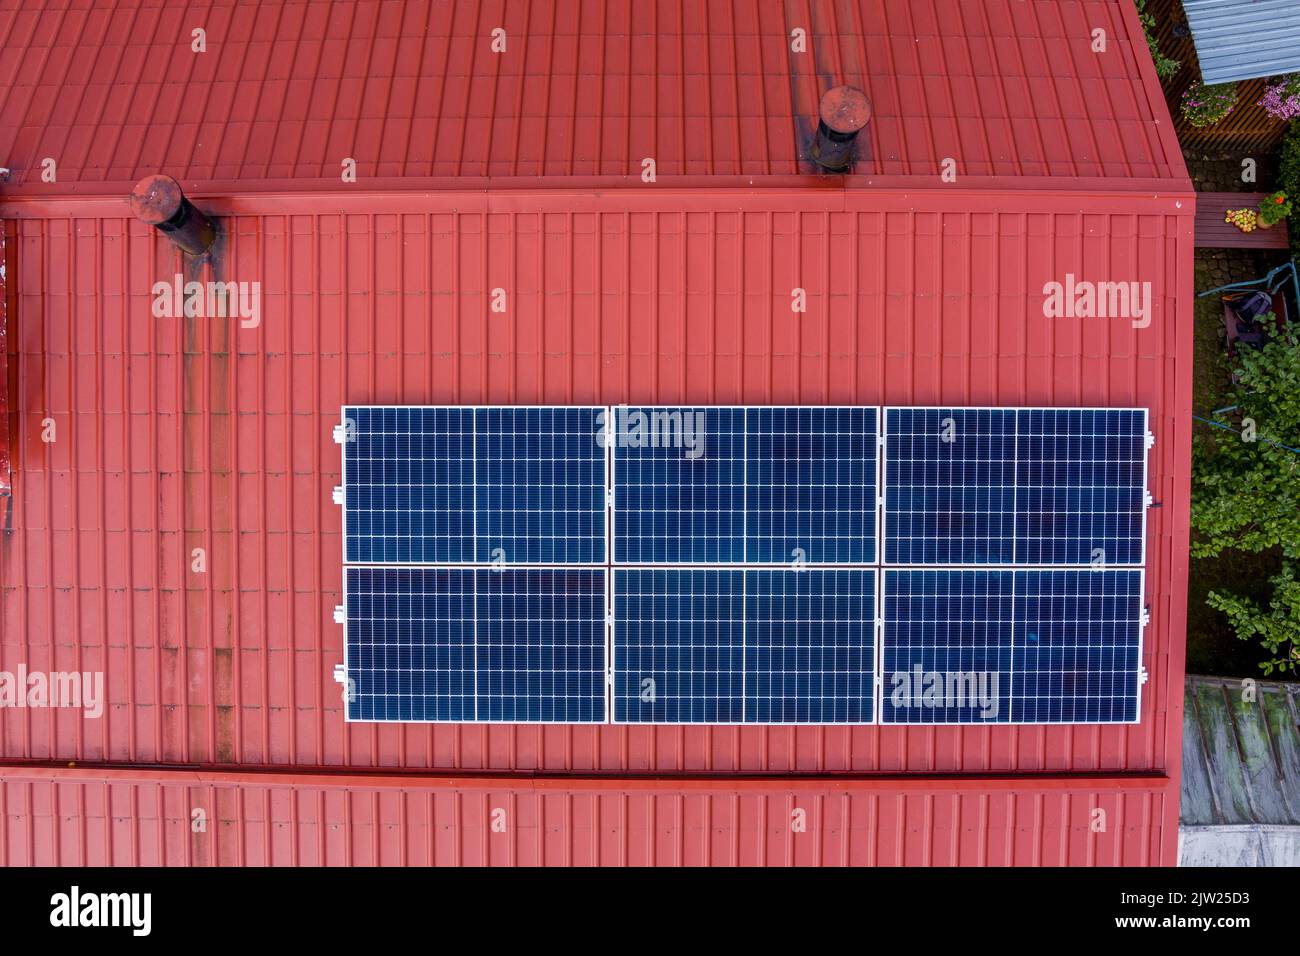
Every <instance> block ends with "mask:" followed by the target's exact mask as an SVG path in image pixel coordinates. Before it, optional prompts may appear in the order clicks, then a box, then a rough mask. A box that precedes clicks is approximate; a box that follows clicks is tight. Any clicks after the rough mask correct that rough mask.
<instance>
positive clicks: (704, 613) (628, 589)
mask: <svg viewBox="0 0 1300 956" xmlns="http://www.w3.org/2000/svg"><path fill="white" fill-rule="evenodd" d="M875 604H876V572H875V571H874V570H857V569H854V570H849V569H843V570H839V569H830V570H827V569H817V570H807V571H791V570H739V569H721V568H711V569H703V568H673V569H665V568H655V569H641V568H636V569H633V568H616V569H615V570H614V631H613V635H614V636H613V662H614V663H613V666H614V714H613V718H614V720H615V721H616V722H619V723H657V724H690V723H702V724H741V723H756V724H782V723H815V724H855V723H871V722H872V720H873V700H874V693H875V617H876V611H875Z"/></svg>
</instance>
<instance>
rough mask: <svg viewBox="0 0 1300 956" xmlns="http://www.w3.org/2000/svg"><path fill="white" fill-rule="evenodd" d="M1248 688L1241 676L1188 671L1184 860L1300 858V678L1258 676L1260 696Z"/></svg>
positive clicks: (1229, 862) (1269, 862)
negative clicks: (1290, 680)
mask: <svg viewBox="0 0 1300 956" xmlns="http://www.w3.org/2000/svg"><path fill="white" fill-rule="evenodd" d="M1243 690H1244V688H1243V686H1242V682H1241V680H1239V679H1234V678H1222V677H1198V676H1196V675H1191V674H1189V675H1188V677H1187V682H1186V684H1185V686H1184V711H1183V779H1182V802H1181V807H1180V811H1179V818H1180V820H1181V823H1182V826H1181V827H1180V851H1179V861H1180V863H1181V864H1182V865H1184V866H1188V865H1196V866H1210V865H1219V866H1239V865H1252V862H1253V865H1260V866H1278V865H1294V864H1295V862H1297V861H1300V684H1294V683H1274V682H1265V681H1257V682H1256V683H1255V699H1254V700H1253V701H1252V700H1247V699H1246V695H1245V694H1244V693H1243ZM1280 860H1290V861H1293V862H1292V863H1289V864H1283V863H1279V862H1278V861H1280Z"/></svg>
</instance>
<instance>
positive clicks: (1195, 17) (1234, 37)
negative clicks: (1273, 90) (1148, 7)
mask: <svg viewBox="0 0 1300 956" xmlns="http://www.w3.org/2000/svg"><path fill="white" fill-rule="evenodd" d="M1183 10H1184V11H1186V13H1187V25H1188V26H1189V27H1191V30H1192V40H1193V42H1194V43H1195V44H1196V58H1197V60H1199V61H1200V65H1201V78H1202V79H1203V80H1204V81H1205V82H1206V83H1228V82H1231V81H1233V80H1253V79H1255V78H1257V77H1267V76H1275V75H1277V74H1279V73H1294V72H1296V71H1298V70H1300V4H1297V3H1296V2H1295V0H1183Z"/></svg>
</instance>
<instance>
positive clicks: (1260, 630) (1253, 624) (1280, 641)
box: [1206, 561, 1300, 674]
mask: <svg viewBox="0 0 1300 956" xmlns="http://www.w3.org/2000/svg"><path fill="white" fill-rule="evenodd" d="M1270 583H1271V584H1272V587H1273V596H1272V598H1271V599H1270V600H1269V603H1268V607H1266V608H1265V607H1260V606H1259V604H1258V603H1256V602H1255V601H1251V600H1249V599H1246V598H1242V597H1238V596H1237V595H1235V594H1220V593H1219V592H1218V591H1211V592H1210V593H1209V595H1208V596H1207V597H1206V603H1208V604H1209V605H1210V607H1212V608H1217V609H1218V610H1220V611H1222V612H1223V613H1224V614H1226V615H1227V616H1228V620H1229V622H1231V624H1232V628H1233V630H1235V631H1236V632H1237V636H1238V637H1239V638H1241V639H1242V640H1243V641H1259V643H1261V644H1262V645H1264V648H1265V649H1266V650H1267V651H1268V652H1269V654H1270V655H1271V658H1270V659H1269V660H1266V661H1263V662H1261V663H1260V665H1259V666H1260V667H1262V668H1263V669H1264V673H1265V674H1272V673H1273V671H1274V670H1277V671H1278V672H1279V673H1286V672H1288V671H1290V672H1291V673H1292V674H1300V634H1298V633H1297V629H1298V628H1300V581H1297V580H1296V565H1295V564H1294V563H1293V562H1291V561H1286V562H1284V563H1283V565H1282V570H1281V571H1280V572H1278V573H1277V574H1275V575H1274V576H1273V577H1272V578H1271V579H1270Z"/></svg>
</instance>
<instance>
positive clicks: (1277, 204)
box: [1259, 190, 1291, 226]
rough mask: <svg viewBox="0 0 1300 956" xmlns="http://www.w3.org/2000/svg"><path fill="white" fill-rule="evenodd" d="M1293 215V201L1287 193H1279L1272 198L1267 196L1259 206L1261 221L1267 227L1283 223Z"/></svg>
mask: <svg viewBox="0 0 1300 956" xmlns="http://www.w3.org/2000/svg"><path fill="white" fill-rule="evenodd" d="M1289 215H1291V200H1289V199H1287V197H1286V193H1284V192H1282V191H1280V190H1279V191H1278V192H1275V193H1273V195H1271V196H1265V197H1264V198H1263V199H1262V200H1261V201H1260V204H1259V221H1260V222H1262V223H1264V225H1266V226H1271V225H1273V224H1274V223H1278V222H1281V221H1282V220H1283V219H1285V218H1286V217H1287V216H1289Z"/></svg>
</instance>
